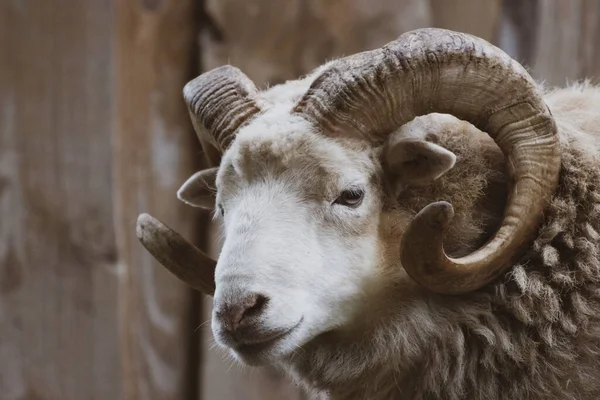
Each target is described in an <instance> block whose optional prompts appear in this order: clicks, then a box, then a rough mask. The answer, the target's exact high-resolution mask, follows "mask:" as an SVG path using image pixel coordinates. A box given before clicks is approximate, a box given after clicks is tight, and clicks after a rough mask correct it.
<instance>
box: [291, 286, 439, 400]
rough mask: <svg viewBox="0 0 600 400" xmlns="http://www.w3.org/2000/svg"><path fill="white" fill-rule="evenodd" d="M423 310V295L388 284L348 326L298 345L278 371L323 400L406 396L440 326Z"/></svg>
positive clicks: (411, 288)
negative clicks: (414, 370) (415, 369)
mask: <svg viewBox="0 0 600 400" xmlns="http://www.w3.org/2000/svg"><path fill="white" fill-rule="evenodd" d="M401 275H402V274H398V275H397V277H396V278H399V277H400V276H401ZM404 277H405V278H406V276H405V275H404ZM394 281H395V282H394ZM429 307H430V304H429V300H428V295H427V294H425V293H424V292H423V291H422V290H421V289H420V288H419V287H417V286H416V285H415V284H414V283H412V282H411V281H410V280H409V279H399V280H398V279H392V280H391V281H390V283H389V284H388V285H387V286H386V287H385V288H384V289H383V290H382V291H381V292H380V293H379V294H378V295H376V296H374V297H372V298H370V299H369V301H368V302H366V303H365V304H364V310H360V312H359V313H357V315H360V316H361V317H357V318H356V320H355V321H354V323H353V324H349V325H348V326H346V327H344V329H340V330H337V331H332V332H328V333H325V334H323V335H321V336H320V337H318V338H316V339H314V340H313V341H312V342H310V343H308V344H306V345H304V346H302V349H299V350H298V351H297V352H296V353H295V354H294V355H293V356H292V357H290V358H289V359H287V360H285V363H284V365H283V367H284V369H286V370H287V371H288V372H290V374H291V375H292V377H293V378H294V379H295V380H296V381H298V382H300V383H301V384H302V385H303V386H304V387H305V388H307V389H308V390H312V391H315V392H317V393H321V394H327V395H328V397H326V398H328V399H336V400H337V399H344V400H345V399H357V398H369V399H373V400H378V399H389V398H395V397H394V396H393V394H395V393H399V392H403V393H404V394H406V393H407V392H410V390H412V388H413V386H414V382H412V381H411V380H410V379H408V377H409V376H410V370H411V367H412V366H413V365H415V364H416V363H418V362H419V360H420V359H421V354H420V352H421V351H422V349H424V348H426V346H427V342H428V341H429V340H430V338H431V337H433V336H434V335H435V334H436V331H438V330H439V326H440V324H441V323H442V321H438V320H436V317H435V314H434V313H431V312H430V311H429ZM367 310H368V312H367ZM408 398H410V397H408Z"/></svg>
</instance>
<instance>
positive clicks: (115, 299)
mask: <svg viewBox="0 0 600 400" xmlns="http://www.w3.org/2000/svg"><path fill="white" fill-rule="evenodd" d="M426 26H438V27H444V28H449V29H455V30H461V31H466V32H470V33H474V34H476V35H478V36H481V37H484V38H485V39H487V40H489V41H492V42H493V43H495V44H498V45H499V46H500V47H502V48H504V49H505V50H506V51H508V52H509V53H510V54H511V55H513V56H514V57H515V58H516V59H517V60H519V61H521V62H522V63H524V64H526V65H527V66H529V67H530V68H531V71H532V73H533V75H534V76H535V77H536V78H538V79H544V80H546V81H547V82H548V83H549V84H552V85H563V84H565V83H566V82H567V81H572V80H576V79H580V78H583V77H586V76H587V77H590V78H593V79H594V80H596V81H597V82H600V79H599V78H600V46H599V45H598V44H597V40H598V39H599V38H600V0H569V1H564V0H394V1H392V0H378V1H373V0H337V1H331V0H286V1H279V0H204V1H198V0H119V1H117V0H94V1H92V0H89V1H80V0H53V1H47V0H29V1H25V0H5V1H3V2H1V3H0V399H1V400H50V399H52V400H55V399H56V400H81V399H98V400H106V399H115V400H119V399H127V400H130V399H131V400H138V399H140V400H141V399H165V400H170V399H178V400H179V399H185V400H200V399H201V400H221V399H233V400H237V399H240V400H246V399H247V400H258V399H265V400H269V399H273V400H275V399H291V400H296V399H302V398H303V395H302V394H301V393H300V392H299V391H298V390H297V389H296V388H295V387H293V386H292V385H291V384H290V383H289V382H288V381H287V379H285V378H283V377H281V376H280V375H279V374H278V373H276V372H275V371H272V370H270V369H264V370H249V369H242V368H241V367H240V366H238V365H235V364H233V363H232V362H231V361H228V360H227V359H226V358H225V357H224V356H223V354H222V352H220V351H218V350H216V349H214V348H212V346H211V345H212V337H211V333H210V323H209V322H208V320H209V317H210V315H209V314H210V308H211V302H210V299H209V298H205V297H203V296H200V295H198V294H197V293H192V292H191V291H190V290H189V289H187V288H186V287H185V286H184V285H182V284H181V283H180V282H179V281H178V280H177V279H175V278H174V277H172V276H171V275H169V274H168V273H167V272H165V271H164V270H163V269H162V268H161V267H160V266H159V265H157V263H156V262H155V261H154V260H153V259H152V257H151V256H150V255H149V254H148V253H146V252H145V251H144V250H143V249H142V248H141V246H140V245H139V244H138V243H137V241H136V239H135V232H134V227H135V220H136V217H137V215H138V213H140V212H150V213H152V214H154V215H156V216H157V217H159V218H161V219H163V220H164V221H165V222H168V223H169V225H171V226H173V227H174V228H175V229H177V230H178V231H180V232H181V233H182V234H184V235H185V236H186V237H188V238H190V239H193V240H195V241H196V242H197V243H198V244H204V245H206V246H209V248H210V252H211V253H213V255H215V256H216V254H218V250H219V248H218V243H216V241H215V240H209V241H208V242H206V241H205V240H204V239H205V237H206V236H207V235H206V232H207V229H208V230H209V231H210V232H211V234H210V235H209V237H210V238H214V237H215V236H216V235H215V232H214V231H215V229H216V228H215V227H213V226H210V225H209V224H208V223H207V221H208V219H207V215H205V214H200V213H198V212H196V211H194V210H192V209H190V208H189V207H185V206H184V205H182V204H180V202H178V201H177V199H176V197H175V192H176V190H177V188H178V186H179V185H180V184H181V183H182V182H183V181H184V180H185V178H186V177H187V176H189V175H190V174H191V173H192V172H193V171H195V170H197V169H199V168H201V167H202V166H203V165H206V164H207V163H213V164H214V163H215V162H218V158H215V154H214V153H213V152H212V150H211V149H210V148H204V149H202V147H201V146H200V145H199V144H198V142H197V140H196V139H195V137H194V134H193V131H192V128H191V124H190V122H189V120H188V117H187V114H186V111H185V106H184V104H183V101H182V98H181V88H182V87H183V85H184V84H185V82H187V81H188V80H189V79H191V78H192V77H194V76H195V75H197V74H198V73H199V72H200V71H202V70H207V69H210V68H213V67H216V66H218V65H222V64H224V63H231V64H234V65H236V66H238V67H240V68H241V69H242V70H243V71H245V72H246V73H247V74H248V75H249V76H250V77H251V78H252V79H254V80H255V82H256V83H257V85H258V86H259V87H265V86H266V85H267V84H274V83H279V82H282V81H284V80H286V79H292V78H295V77H297V76H299V75H301V74H303V73H306V72H307V71H309V70H310V69H312V68H314V67H316V66H317V65H318V64H320V63H322V62H323V61H325V60H327V59H331V58H333V57H339V56H342V55H347V54H351V53H354V52H357V51H362V50H367V49H372V48H374V47H377V46H380V45H383V44H384V43H386V42H388V41H390V40H392V39H394V38H395V37H396V36H398V35H399V34H401V33H402V32H404V31H407V30H410V29H415V28H419V27H426ZM203 150H204V151H206V153H205V152H204V151H203ZM205 155H209V156H210V157H208V158H209V160H208V161H207V160H206V157H205Z"/></svg>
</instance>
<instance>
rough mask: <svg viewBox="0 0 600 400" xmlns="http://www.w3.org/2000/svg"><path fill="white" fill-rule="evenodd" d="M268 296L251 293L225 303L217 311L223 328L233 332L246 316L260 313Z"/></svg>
mask: <svg viewBox="0 0 600 400" xmlns="http://www.w3.org/2000/svg"><path fill="white" fill-rule="evenodd" d="M267 302H268V298H267V297H266V296H263V295H261V294H251V295H249V296H246V297H244V298H243V299H238V300H237V301H235V302H232V303H229V304H225V305H224V307H223V309H221V310H220V311H219V312H217V315H218V316H219V317H220V319H221V320H222V322H223V324H224V326H225V329H226V330H228V331H230V332H233V331H234V330H236V329H237V328H238V327H239V326H240V324H242V322H243V321H244V319H246V318H250V317H254V316H258V315H260V314H262V313H263V312H264V310H265V308H266V305H267Z"/></svg>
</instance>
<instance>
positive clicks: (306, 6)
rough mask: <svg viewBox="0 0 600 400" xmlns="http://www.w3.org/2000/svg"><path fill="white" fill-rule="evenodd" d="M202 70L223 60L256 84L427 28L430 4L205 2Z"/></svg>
mask: <svg viewBox="0 0 600 400" xmlns="http://www.w3.org/2000/svg"><path fill="white" fill-rule="evenodd" d="M205 7H206V15H207V18H206V22H207V23H208V24H209V25H210V29H206V30H205V31H204V33H203V35H202V36H201V44H202V46H201V47H202V60H203V67H204V69H210V68H214V67H216V66H219V65H222V64H223V63H225V62H227V63H230V64H234V65H238V66H240V67H243V70H244V71H245V72H247V74H248V76H249V77H250V78H251V79H252V80H254V81H255V82H256V83H257V84H258V85H259V86H262V87H264V85H266V84H267V83H270V84H275V83H280V82H282V81H285V80H286V79H295V78H297V77H298V76H300V75H302V74H305V73H306V72H308V71H310V70H311V69H313V68H315V67H317V66H318V65H319V64H321V63H322V62H324V61H326V60H328V59H331V58H334V57H340V56H344V55H348V54H351V53H354V52H357V51H362V50H369V49H372V48H375V47H378V46H381V45H383V44H385V43H386V42H388V41H390V40H393V39H395V38H396V37H397V36H399V35H400V34H402V33H403V32H405V31H408V30H411V29H416V28H420V27H425V26H429V25H430V22H431V18H430V15H429V0H382V1H371V0H337V1H329V0H311V1H304V0H290V1H285V2H279V1H277V2H274V1H272V0H206V5H205Z"/></svg>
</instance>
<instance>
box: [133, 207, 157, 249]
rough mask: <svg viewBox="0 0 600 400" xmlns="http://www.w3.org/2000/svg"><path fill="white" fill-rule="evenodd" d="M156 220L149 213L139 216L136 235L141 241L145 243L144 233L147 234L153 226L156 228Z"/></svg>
mask: <svg viewBox="0 0 600 400" xmlns="http://www.w3.org/2000/svg"><path fill="white" fill-rule="evenodd" d="M156 222H157V220H156V218H154V217H153V216H151V215H150V214H148V213H141V214H140V215H138V218H137V224H136V229H135V233H136V235H137V237H138V239H139V240H140V241H142V242H143V241H144V232H147V231H148V229H149V228H150V227H151V226H156Z"/></svg>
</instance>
